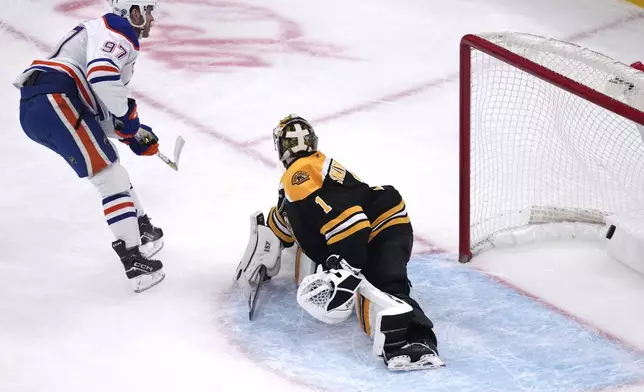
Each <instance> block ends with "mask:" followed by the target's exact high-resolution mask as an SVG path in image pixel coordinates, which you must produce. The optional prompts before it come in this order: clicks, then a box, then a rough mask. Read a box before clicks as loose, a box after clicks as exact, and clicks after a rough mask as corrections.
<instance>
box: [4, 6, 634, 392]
mask: <svg viewBox="0 0 644 392" xmlns="http://www.w3.org/2000/svg"><path fill="white" fill-rule="evenodd" d="M160 2H161V3H162V13H163V17H162V18H161V19H160V20H159V23H158V24H157V26H156V27H155V29H154V30H153V32H152V34H153V36H154V37H153V38H151V39H150V40H149V41H143V42H142V53H143V54H142V55H141V57H140V60H139V61H138V63H137V65H136V75H135V79H134V82H133V83H132V88H133V91H134V93H135V95H136V96H137V97H138V98H139V101H140V115H141V119H142V121H143V122H145V123H149V124H150V125H151V126H153V127H154V129H155V130H156V131H157V133H158V135H159V136H160V138H161V148H162V149H165V150H167V151H170V150H171V144H172V140H173V139H174V137H175V136H176V135H177V134H181V135H183V136H184V137H185V138H186V140H187V145H186V147H185V150H184V155H183V157H182V162H181V168H180V171H179V172H177V173H174V172H172V171H171V170H169V169H168V168H167V167H165V166H164V165H163V164H162V163H161V162H160V161H159V160H157V159H155V158H140V157H135V156H133V155H132V154H131V153H130V152H129V151H127V150H126V149H121V150H120V152H121V156H122V161H123V163H124V164H125V166H126V167H127V168H128V170H129V172H130V175H131V177H132V181H133V183H134V185H135V186H136V187H137V191H138V194H139V196H140V197H141V199H142V201H143V202H144V204H145V206H146V210H147V212H148V213H149V215H150V216H151V217H152V218H153V222H154V223H155V224H157V225H159V226H161V227H163V229H164V231H165V233H166V247H165V249H164V250H163V251H162V253H160V254H159V256H161V257H162V260H163V261H164V263H165V265H166V268H165V269H166V271H167V278H166V280H165V281H164V282H163V283H162V284H161V285H159V286H158V287H155V288H154V289H151V290H150V291H148V292H145V293H143V294H138V295H136V294H134V293H133V292H131V290H130V287H129V284H128V282H127V280H126V279H125V277H124V274H123V271H122V267H121V265H120V263H119V262H118V259H116V255H115V254H114V253H113V251H112V250H111V247H110V246H109V243H110V242H111V240H112V238H111V233H110V232H109V230H108V229H107V227H106V225H105V222H104V221H103V220H102V218H101V207H100V201H99V198H98V196H97V194H96V191H95V190H94V188H93V187H92V186H91V185H90V184H89V182H87V181H82V180H79V179H77V178H76V176H75V174H74V172H73V171H71V170H70V169H69V168H68V167H66V166H67V164H66V163H65V162H64V161H63V160H62V159H60V158H59V157H57V156H56V155H55V154H53V153H51V152H50V151H48V150H46V149H44V148H42V147H40V146H38V145H36V144H34V143H33V142H31V141H30V140H29V139H28V138H27V137H26V136H25V135H24V134H23V132H22V131H21V128H20V124H19V120H18V114H17V113H18V110H17V109H18V100H19V93H18V91H17V90H16V89H14V88H13V87H12V86H11V81H12V80H13V79H14V78H15V77H16V76H17V75H18V74H19V73H20V72H22V70H23V69H24V68H26V67H27V66H28V65H29V64H30V62H31V61H32V60H33V59H35V58H41V57H43V56H45V55H46V50H47V49H48V48H51V47H52V46H53V45H54V44H55V43H56V42H57V40H58V39H59V37H61V36H62V35H63V34H64V33H66V32H67V31H68V30H70V29H71V28H72V27H73V26H75V24H76V23H77V22H79V20H82V19H88V18H92V17H95V16H98V15H100V14H101V13H102V11H103V4H102V2H101V1H100V0H96V1H91V0H88V1H82V0H81V1H62V0H61V1H54V0H19V1H15V2H10V1H8V0H5V1H3V2H2V3H3V4H2V14H1V15H0V37H1V38H2V53H3V55H2V56H1V58H2V61H1V62H0V86H1V87H0V105H1V106H0V107H2V108H3V109H2V110H0V123H2V124H3V129H2V139H1V141H0V184H2V192H0V390H2V391H11V392H13V391H21V392H22V391H48V392H52V391H87V390H91V391H159V392H161V391H178V390H190V391H195V392H196V391H228V390H233V388H231V387H230V386H231V385H234V384H236V383H239V385H240V386H239V389H240V390H254V391H261V390H280V391H300V390H310V387H307V386H304V385H298V384H297V383H295V382H292V381H289V380H286V379H284V378H283V377H282V376H280V375H276V374H272V373H271V372H270V371H269V370H267V369H265V368H262V367H259V366H258V365H257V364H256V363H255V362H254V361H253V360H252V359H251V358H248V356H247V355H245V353H244V352H242V351H241V350H240V349H239V348H238V347H237V346H236V345H235V344H233V343H232V342H231V341H230V339H229V336H227V335H226V333H225V329H224V328H222V320H220V319H218V315H219V313H218V312H217V310H218V309H219V308H220V307H221V306H222V304H221V303H218V301H219V300H220V299H221V298H222V296H221V293H222V292H223V291H224V290H227V289H228V288H229V287H230V284H231V279H232V275H233V272H234V268H235V267H236V264H237V262H238V259H239V257H240V255H241V253H242V252H243V249H244V247H245V244H246V240H247V235H248V233H247V231H248V228H247V221H248V216H249V214H250V213H252V212H253V211H256V210H263V211H267V210H268V208H269V207H270V206H271V204H273V203H274V202H275V201H276V185H277V182H278V179H279V176H280V173H281V172H280V169H279V167H278V166H277V164H276V162H277V160H276V155H275V153H274V151H273V149H272V144H271V140H270V132H271V130H272V128H273V126H274V124H275V123H276V122H277V121H278V120H279V119H280V118H281V117H283V116H284V115H286V114H288V113H291V112H296V113H298V114H301V115H303V116H305V117H308V118H310V119H312V120H313V121H315V124H314V125H315V126H316V130H317V132H318V134H319V136H320V148H321V149H322V150H323V151H324V152H325V153H327V154H328V155H331V156H336V157H338V158H339V159H340V161H342V162H343V164H344V165H345V166H347V167H349V168H351V169H352V170H353V171H355V172H356V173H357V174H358V175H359V176H360V177H361V178H362V179H363V180H365V181H366V182H370V183H374V184H387V183H391V184H394V185H396V187H397V188H398V189H400V191H401V192H402V193H403V195H404V197H405V199H406V201H407V206H408V210H409V212H410V214H411V215H412V218H413V222H414V227H415V230H416V232H417V233H418V235H419V238H420V239H421V241H417V244H418V247H417V250H418V251H423V250H425V249H427V247H428V246H429V245H428V244H429V243H431V244H434V245H435V246H437V247H440V248H443V249H446V250H447V251H449V252H452V253H455V252H456V247H457V227H458V220H457V203H458V193H457V190H458V161H457V151H458V148H457V146H458V136H457V135H458V116H457V110H458V88H457V87H458V83H457V74H458V42H459V39H460V37H461V36H462V35H464V34H466V33H476V32H483V31H505V30H513V31H522V32H530V33H534V34H540V35H546V36H551V37H554V38H559V39H564V40H571V41H573V42H575V43H579V44H581V45H584V46H587V47H590V48H591V49H593V50H596V51H599V52H602V53H605V54H607V55H609V56H611V57H614V58H616V59H618V60H620V61H623V62H626V63H629V62H631V61H635V60H639V59H643V58H644V46H642V45H641V42H642V38H643V37H644V25H643V24H642V20H643V19H644V11H642V10H640V9H639V8H637V7H635V6H633V5H631V4H629V3H627V2H623V1H619V0H566V1H562V0H541V1H538V2H535V1H529V0H488V1H485V2H482V1H467V0H449V1H434V0H431V1H421V0H397V1H394V0H373V1H369V2H361V3H357V2H346V1H340V0H330V1H325V2H297V1H294V0H291V1H287V0H261V1H260V0H246V1H243V2H237V1H235V2H220V1H215V0H174V1H167V0H165V1H164V0H160ZM61 5H63V6H66V7H60V6H61ZM57 6H58V8H56V7H57ZM222 40H224V41H225V42H222ZM235 64H236V65H235ZM254 141H258V142H257V143H254ZM422 240H425V242H424V241H422ZM470 267H472V268H478V269H481V270H484V271H487V272H488V273H490V274H493V275H498V276H501V277H503V278H504V279H505V280H507V281H508V282H510V283H512V284H514V285H516V286H518V287H519V288H521V289H523V290H525V291H526V292H529V293H531V294H533V295H535V296H536V297H539V298H542V299H543V300H545V301H547V302H549V303H551V304H553V305H555V306H557V307H559V308H561V309H563V310H565V311H566V312H568V313H570V314H572V315H574V316H576V317H579V318H580V319H583V320H585V321H586V322H587V323H588V324H590V325H592V326H595V327H597V328H600V329H601V330H604V331H606V332H609V333H610V334H613V335H614V336H616V337H618V338H620V339H621V340H622V341H623V342H625V343H627V344H630V345H632V346H634V347H636V348H638V349H640V350H644V332H643V331H644V329H643V328H642V326H644V313H640V312H639V309H640V307H639V306H640V303H641V300H640V298H641V297H640V296H641V295H643V294H644V278H643V277H641V276H639V275H636V274H634V273H633V272H632V271H630V270H628V269H627V268H625V267H622V266H621V265H619V264H617V263H616V262H615V261H613V260H611V259H609V258H608V257H606V256H605V254H604V253H603V252H602V250H601V249H599V248H598V247H597V246H595V245H592V244H574V245H561V244H557V245H552V246H541V247H533V248H528V249H521V250H512V251H509V252H508V251H506V252H489V253H487V254H484V255H482V256H480V257H479V258H477V259H475V260H474V261H473V262H472V263H471V264H470ZM438 334H439V339H441V338H442V336H441V334H440V331H438ZM150 369H151V370H150ZM636 388H638V387H634V389H633V390H635V389H636ZM642 390H644V388H642Z"/></svg>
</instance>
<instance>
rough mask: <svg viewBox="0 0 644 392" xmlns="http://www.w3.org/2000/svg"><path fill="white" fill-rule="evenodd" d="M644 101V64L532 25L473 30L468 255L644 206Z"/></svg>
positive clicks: (465, 133) (467, 131) (464, 258)
mask: <svg viewBox="0 0 644 392" xmlns="http://www.w3.org/2000/svg"><path fill="white" fill-rule="evenodd" d="M609 94H610V95H609ZM638 108H644V72H640V71H637V70H634V69H632V68H631V67H629V66H628V65H625V64H623V63H620V62H618V61H616V60H613V59H611V58H609V57H607V56H604V55H602V54H600V53H597V52H594V51H592V50H589V49H587V48H584V47H581V46H578V45H575V44H572V43H568V42H563V41H559V40H555V39H550V38H545V37H540V36H535V35H531V34H524V33H510V32H506V33H487V34H479V35H471V34H470V35H466V36H464V37H463V38H462V39H461V43H460V147H459V154H460V158H459V162H460V163H459V165H460V170H459V172H460V174H459V176H460V180H459V186H460V190H459V261H461V262H468V261H470V259H471V258H472V257H473V256H475V255H476V254H478V253H480V252H483V251H485V250H487V249H489V248H491V247H496V246H500V245H505V244H515V243H519V242H521V241H518V240H517V237H516V235H518V234H517V233H519V234H521V233H523V234H525V233H526V232H527V231H528V228H530V227H536V226H538V227H539V228H540V229H543V228H546V227H547V230H546V231H547V232H550V233H554V232H558V230H559V229H555V228H554V227H555V226H556V225H558V224H562V223H564V224H566V225H568V226H569V224H580V225H582V226H584V225H586V226H587V225H591V226H592V225H595V226H597V227H601V226H603V225H604V223H605V221H604V217H605V216H606V215H609V214H612V213H620V212H627V211H630V210H633V211H635V210H637V211H642V210H644V142H642V137H644V133H642V136H640V132H638V131H640V128H639V124H644V113H643V112H642V111H641V110H639V109H638ZM565 230H568V228H566V229H565ZM579 233H580V231H577V232H574V231H573V232H572V234H571V235H572V236H573V237H574V236H576V235H577V236H578V235H579ZM558 235H560V234H555V237H556V236H558ZM530 236H531V238H532V239H539V238H541V237H543V236H542V235H540V234H537V235H535V234H534V233H532V234H530ZM564 236H565V235H564Z"/></svg>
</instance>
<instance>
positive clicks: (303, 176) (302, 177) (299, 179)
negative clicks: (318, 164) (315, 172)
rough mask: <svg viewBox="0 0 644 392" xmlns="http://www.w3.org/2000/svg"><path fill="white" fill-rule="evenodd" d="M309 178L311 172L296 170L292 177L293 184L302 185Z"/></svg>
mask: <svg viewBox="0 0 644 392" xmlns="http://www.w3.org/2000/svg"><path fill="white" fill-rule="evenodd" d="M309 178H310V177H309V173H307V172H305V171H299V172H295V174H293V177H292V178H291V184H293V185H300V184H303V183H305V182H306V181H308V180H309Z"/></svg>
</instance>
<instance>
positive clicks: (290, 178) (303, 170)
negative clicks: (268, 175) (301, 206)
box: [281, 151, 326, 202]
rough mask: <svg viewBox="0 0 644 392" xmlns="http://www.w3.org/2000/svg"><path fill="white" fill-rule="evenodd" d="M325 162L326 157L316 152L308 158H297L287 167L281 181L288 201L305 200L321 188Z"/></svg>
mask: <svg viewBox="0 0 644 392" xmlns="http://www.w3.org/2000/svg"><path fill="white" fill-rule="evenodd" d="M325 161H326V156H324V154H322V153H321V152H319V151H318V152H316V153H315V154H313V155H310V156H308V157H304V158H299V159H298V160H296V161H295V162H293V164H292V165H291V166H289V168H288V169H287V170H286V173H284V175H283V176H282V179H281V184H282V186H283V187H284V193H285V194H286V198H287V199H288V200H289V201H291V202H296V201H299V200H303V199H306V198H307V197H308V196H309V195H310V194H311V193H313V192H315V191H317V190H318V189H320V188H322V183H323V182H324V175H323V172H324V162H325Z"/></svg>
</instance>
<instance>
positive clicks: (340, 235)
mask: <svg viewBox="0 0 644 392" xmlns="http://www.w3.org/2000/svg"><path fill="white" fill-rule="evenodd" d="M365 217H366V215H365ZM369 228H371V224H370V223H369V221H368V220H361V221H359V222H358V223H356V224H355V225H353V226H350V227H349V228H348V229H346V230H343V231H341V232H339V233H338V234H336V235H334V236H332V237H330V238H329V239H328V240H327V241H326V243H327V245H333V244H335V243H336V242H340V241H342V240H343V239H345V238H347V237H348V236H350V235H352V234H354V233H357V232H358V231H360V230H362V229H369Z"/></svg>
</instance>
